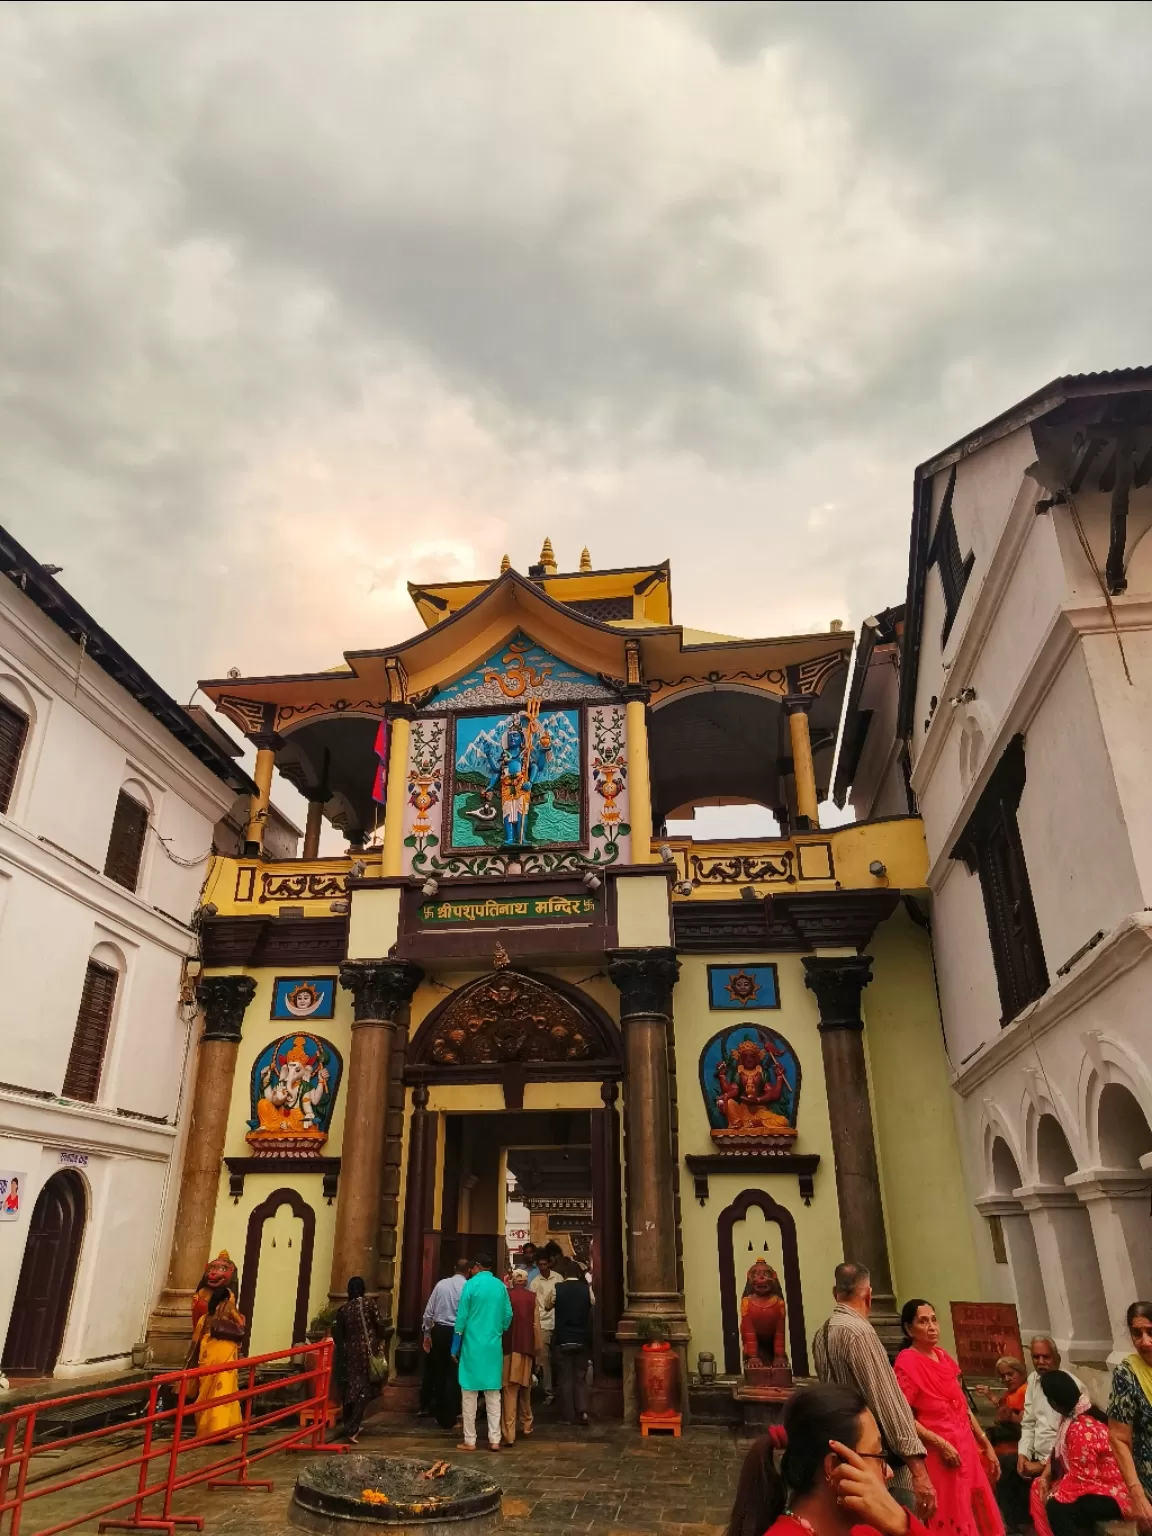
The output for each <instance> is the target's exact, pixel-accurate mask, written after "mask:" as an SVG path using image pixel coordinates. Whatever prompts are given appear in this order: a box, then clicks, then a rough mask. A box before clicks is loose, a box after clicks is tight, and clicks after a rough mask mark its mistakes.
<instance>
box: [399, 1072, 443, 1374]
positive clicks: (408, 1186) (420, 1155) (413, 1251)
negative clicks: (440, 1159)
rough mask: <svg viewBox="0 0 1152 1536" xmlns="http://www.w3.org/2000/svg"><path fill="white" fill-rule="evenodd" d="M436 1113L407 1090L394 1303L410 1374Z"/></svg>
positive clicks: (416, 1363)
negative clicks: (408, 1104) (401, 1233)
mask: <svg viewBox="0 0 1152 1536" xmlns="http://www.w3.org/2000/svg"><path fill="white" fill-rule="evenodd" d="M436 1129H437V1126H436V1116H435V1115H434V1114H429V1113H428V1089H427V1088H426V1087H425V1086H424V1084H423V1083H421V1084H419V1085H418V1086H417V1087H415V1088H414V1089H413V1090H412V1117H411V1119H410V1120H409V1122H408V1168H407V1176H406V1178H405V1181H404V1240H403V1246H402V1248H401V1250H400V1297H399V1301H398V1304H397V1308H396V1336H397V1339H398V1341H399V1342H398V1343H397V1345H396V1374H397V1376H415V1374H416V1372H417V1371H418V1370H419V1369H420V1356H421V1354H422V1349H421V1337H420V1336H421V1327H420V1320H421V1318H422V1317H423V1315H424V1303H425V1301H426V1300H427V1297H426V1296H425V1295H424V1294H423V1293H424V1285H423V1279H424V1233H425V1232H426V1231H427V1228H428V1225H429V1219H430V1216H431V1211H432V1183H433V1180H434V1179H435V1177H436V1142H435V1132H436Z"/></svg>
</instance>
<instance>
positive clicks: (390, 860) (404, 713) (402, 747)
mask: <svg viewBox="0 0 1152 1536" xmlns="http://www.w3.org/2000/svg"><path fill="white" fill-rule="evenodd" d="M414 714H415V710H414V709H412V707H411V705H407V704H389V705H388V707H387V715H388V731H389V736H388V784H387V788H386V790H385V796H386V798H385V801H384V847H383V850H382V853H381V865H380V873H381V874H382V875H402V874H403V873H404V807H405V805H406V804H407V803H408V747H409V743H410V742H411V739H412V717H413V715H414Z"/></svg>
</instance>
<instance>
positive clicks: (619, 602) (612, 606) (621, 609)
mask: <svg viewBox="0 0 1152 1536" xmlns="http://www.w3.org/2000/svg"><path fill="white" fill-rule="evenodd" d="M564 606H565V608H571V609H573V610H574V611H575V612H576V613H581V614H583V615H584V617H585V618H586V619H596V620H597V621H598V622H599V623H601V624H610V623H611V622H612V621H613V620H614V619H630V618H631V617H632V599H631V598H630V597H576V598H573V599H572V600H571V601H570V602H567V603H565V604H564Z"/></svg>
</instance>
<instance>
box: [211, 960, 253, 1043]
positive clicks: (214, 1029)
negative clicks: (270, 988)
mask: <svg viewBox="0 0 1152 1536" xmlns="http://www.w3.org/2000/svg"><path fill="white" fill-rule="evenodd" d="M255 995H256V983H255V981H254V980H253V979H252V977H251V976H205V977H204V978H203V979H202V980H201V982H200V991H199V1000H200V1007H201V1010H202V1011H203V1014H204V1033H203V1035H202V1036H201V1037H200V1038H201V1039H202V1040H227V1041H228V1042H229V1043H230V1044H232V1045H238V1044H239V1043H240V1031H241V1025H242V1024H243V1023H244V1010H245V1009H246V1008H247V1006H248V1004H249V1003H250V1002H251V1001H252V999H253V997H254V996H255Z"/></svg>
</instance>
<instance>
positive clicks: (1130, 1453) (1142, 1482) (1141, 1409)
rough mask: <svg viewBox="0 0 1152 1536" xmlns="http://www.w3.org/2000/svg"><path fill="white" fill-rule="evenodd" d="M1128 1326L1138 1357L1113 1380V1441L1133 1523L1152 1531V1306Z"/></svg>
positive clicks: (1132, 1312)
mask: <svg viewBox="0 0 1152 1536" xmlns="http://www.w3.org/2000/svg"><path fill="white" fill-rule="evenodd" d="M1125 1321H1126V1322H1127V1324H1128V1333H1129V1336H1130V1338H1131V1340H1132V1346H1133V1352H1132V1354H1130V1355H1128V1356H1127V1358H1126V1359H1124V1360H1123V1361H1122V1362H1121V1363H1120V1364H1119V1365H1118V1366H1117V1367H1116V1372H1115V1374H1114V1375H1113V1377H1112V1397H1111V1400H1110V1401H1109V1403H1108V1438H1109V1439H1110V1440H1111V1442H1112V1452H1113V1455H1114V1456H1115V1457H1116V1460H1117V1462H1118V1464H1119V1467H1120V1471H1121V1473H1122V1474H1123V1477H1124V1486H1125V1488H1126V1489H1127V1490H1128V1497H1129V1499H1130V1500H1131V1502H1132V1518H1133V1519H1134V1520H1136V1521H1138V1522H1139V1525H1140V1529H1141V1530H1142V1531H1144V1532H1149V1531H1152V1302H1149V1301H1134V1302H1133V1303H1132V1305H1131V1306H1130V1307H1129V1308H1128V1312H1127V1315H1126V1317H1125Z"/></svg>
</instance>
